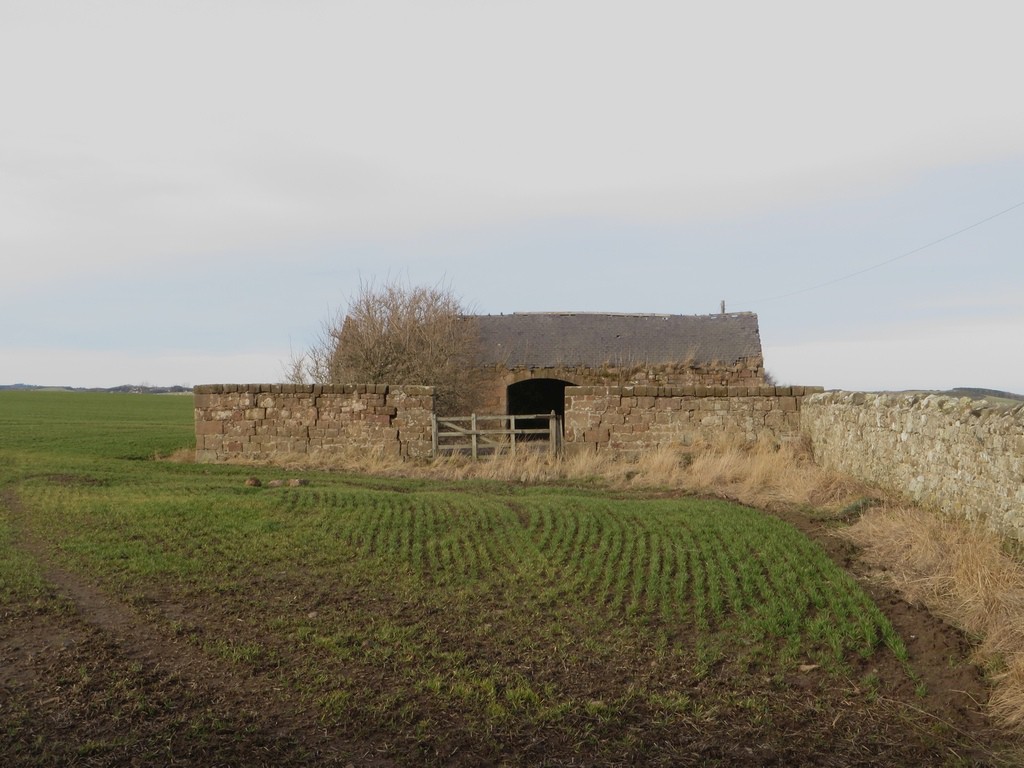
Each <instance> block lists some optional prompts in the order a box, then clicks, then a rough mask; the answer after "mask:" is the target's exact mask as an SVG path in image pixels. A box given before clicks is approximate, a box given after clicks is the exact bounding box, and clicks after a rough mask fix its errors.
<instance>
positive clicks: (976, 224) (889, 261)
mask: <svg viewBox="0 0 1024 768" xmlns="http://www.w3.org/2000/svg"><path fill="white" fill-rule="evenodd" d="M1021 206H1024V200H1021V201H1020V202H1019V203H1016V204H1014V205H1011V206H1010V207H1009V208H1006V209H1004V210H1002V211H999V213H993V214H992V215H991V216H986V217H985V218H984V219H981V220H979V221H976V222H974V223H973V224H968V225H967V226H966V227H964V228H963V229H958V230H957V231H956V232H950V233H949V234H948V235H943V236H942V237H940V238H939V239H938V240H932V241H931V242H930V243H925V244H924V245H922V246H919V247H917V248H914V249H913V250H910V251H907V252H906V253H901V254H900V255H899V256H893V257H892V258H891V259H886V260H885V261H880V262H878V263H877V264H872V265H871V266H870V267H864V269H858V270H857V271H856V272H850V273H849V274H847V275H842V276H840V277H834V278H832V279H831V280H826V281H825V282H823V283H817V284H816V285H810V286H808V287H806V288H800V289H798V290H795V291H790V292H789V293H783V294H780V295H778V296H771V297H769V298H766V299H758V300H757V301H751V302H747V304H748V305H756V304H764V303H765V302H769V301H778V300H779V299H788V298H789V297H790V296H797V295H799V294H801V293H807V292H809V291H815V290H817V289H818V288H824V287H825V286H828V285H833V284H835V283H838V282H841V281H843V280H849V279H850V278H851V277H857V276H858V275H863V274H864V273H865V272H871V271H872V270H875V269H878V268H879V267H884V266H885V265H887V264H892V263H893V262H894V261H899V260H900V259H905V258H907V256H913V255H914V254H915V253H920V252H921V251H923V250H925V249H926V248H931V247H932V246H933V245H938V244H939V243H944V242H945V241H946V240H951V239H952V238H954V237H956V236H957V235H962V234H963V233H964V232H967V231H968V230H971V229H974V228H975V227H980V226H981V225H982V224H987V223H988V222H990V221H992V220H993V219H998V218H999V217H1000V216H1003V215H1004V214H1007V213H1009V212H1010V211H1014V210H1016V209H1017V208H1020V207H1021Z"/></svg>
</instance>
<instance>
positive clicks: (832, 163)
mask: <svg viewBox="0 0 1024 768" xmlns="http://www.w3.org/2000/svg"><path fill="white" fill-rule="evenodd" d="M1022 28H1024V5H1021V4H1020V3H1019V2H1009V1H1008V2H986V1H985V0H973V1H972V2H970V3H967V2H941V1H937V0H928V1H927V2H901V1H899V0H887V1H886V2H859V3H832V2H821V0H813V1H811V2H786V1H785V0H777V1H776V2H771V3H766V2H761V1H757V2H754V1H748V2H713V3H712V2H702V3H695V2H683V1H682V0H675V1H674V2H643V1H642V0H631V2H617V3H604V2H595V1H594V0H588V1H587V2H558V0H544V2H523V1H522V0H516V2H480V1H479V0H477V1H475V2H473V1H471V0H465V1H464V2H448V1H445V0H434V1H432V2H423V1H422V0H420V1H419V2H387V0H376V1H375V2H340V1H339V2H303V1H302V0H291V1H290V2H275V1H272V0H244V1H243V0H238V1H236V2H228V1H226V0H225V1H218V0H204V1H203V2H184V1H182V0H176V1H175V2H138V1H137V0H131V1H128V2H105V1H103V0H97V1H96V2H48V1H47V0H28V1H27V2H15V1H12V0H0V105H2V106H0V110H2V111H0V257H2V274H0V328H3V329H4V330H3V331H2V332H0V384H11V383H17V382H23V383H29V384H60V385H71V386H115V385H119V384H139V383H150V384H161V385H172V384H192V385H194V384H200V383H217V382H275V381H281V380H282V378H283V377H284V367H283V364H284V362H285V360H286V359H287V358H288V357H289V355H290V351H291V350H294V351H301V350H302V349H304V348H306V347H307V346H308V345H309V344H310V343H311V342H312V341H313V339H314V338H315V336H316V335H317V333H318V332H319V329H320V326H321V323H322V322H323V321H324V320H325V319H326V318H327V317H329V316H330V315H331V314H332V313H334V312H337V311H338V310H340V309H343V308H344V306H345V302H346V299H347V298H348V297H349V296H351V295H352V293H353V292H354V290H356V289H357V288H358V285H359V281H360V279H362V280H364V281H369V280H374V279H377V280H381V279H386V278H387V277H388V276H391V277H395V276H398V277H401V278H402V279H406V280H408V281H410V282H413V283H430V284H434V283H438V282H443V283H445V284H447V285H450V287H451V288H452V290H454V291H455V292H456V293H457V294H458V295H459V296H461V297H462V299H463V300H464V301H465V303H466V304H468V305H469V306H471V307H472V308H473V309H475V310H476V311H478V312H482V313H499V312H505V313H508V312H514V311H548V310H574V311H591V312H604V311H608V312H662V313H664V312H669V313H683V314H705V313H713V312H717V311H718V309H719V301H721V300H725V301H726V303H727V309H728V310H729V311H753V312H757V313H758V316H759V318H760V327H761V339H762V344H763V347H764V354H765V362H766V366H767V368H768V370H769V371H770V372H771V373H772V374H773V375H774V376H775V378H776V379H778V380H780V381H781V382H784V383H793V384H812V385H822V386H825V387H828V388H844V389H871V390H874V389H907V388H920V389H944V388H949V387H956V386H971V387H986V388H993V389H1003V390H1010V391H1015V392H1024V99H1022V98H1021V96H1020V92H1021V74H1022V73H1024V46H1022V45H1021V42H1020V30H1021V29H1022ZM1014 206H1018V207H1014Z"/></svg>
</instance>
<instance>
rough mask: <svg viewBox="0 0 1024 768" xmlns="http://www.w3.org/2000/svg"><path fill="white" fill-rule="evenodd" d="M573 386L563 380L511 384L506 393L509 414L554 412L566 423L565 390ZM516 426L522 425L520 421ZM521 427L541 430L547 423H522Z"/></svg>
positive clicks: (529, 380) (540, 421)
mask: <svg viewBox="0 0 1024 768" xmlns="http://www.w3.org/2000/svg"><path fill="white" fill-rule="evenodd" d="M571 386H573V384H572V382H571V381H562V380H561V379H526V380H525V381H520V382H517V383H516V384H510V385H509V387H508V390H507V392H506V394H507V400H506V402H507V403H508V413H509V414H510V415H518V414H532V413H535V414H542V413H551V412H552V411H554V412H555V413H556V414H558V418H559V419H560V420H562V421H564V417H565V388H566V387H571ZM516 424H517V425H519V424H520V422H519V420H518V419H517V420H516ZM521 425H522V426H523V427H524V428H526V429H541V428H543V427H546V426H547V423H546V421H544V420H540V419H538V420H537V423H536V424H534V423H528V422H522V423H521ZM563 429H564V425H563Z"/></svg>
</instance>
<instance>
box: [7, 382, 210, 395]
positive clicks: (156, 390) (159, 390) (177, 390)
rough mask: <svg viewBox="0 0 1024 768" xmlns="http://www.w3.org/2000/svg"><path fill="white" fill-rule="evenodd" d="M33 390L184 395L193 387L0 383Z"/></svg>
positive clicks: (8, 387) (23, 389)
mask: <svg viewBox="0 0 1024 768" xmlns="http://www.w3.org/2000/svg"><path fill="white" fill-rule="evenodd" d="M10 390H20V391H33V390H37V391H40V392H129V393H132V394H146V395H182V394H187V393H189V392H191V391H192V387H180V386H174V387H151V386H149V385H145V384H122V385H121V386H119V387H105V388H104V387H47V386H40V385H38V384H0V391H10Z"/></svg>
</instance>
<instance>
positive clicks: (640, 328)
mask: <svg viewBox="0 0 1024 768" xmlns="http://www.w3.org/2000/svg"><path fill="white" fill-rule="evenodd" d="M474 319H475V320H476V321H477V323H478V325H479V328H480V341H481V350H482V355H481V356H482V362H484V363H490V364H504V365H506V366H507V367H509V368H513V367H517V366H525V367H528V368H554V367H557V366H560V365H565V366H574V365H578V366H589V367H597V366H600V365H602V364H605V363H608V364H609V365H616V366H628V365H644V364H646V365H659V364H665V363H680V362H686V361H690V362H692V363H694V364H696V365H707V364H709V363H712V362H718V363H724V364H733V363H735V362H737V361H739V360H740V359H742V358H753V357H758V358H759V357H761V336H760V333H759V331H758V327H757V315H756V314H753V313H752V312H740V313H730V314H718V315H630V314H601V313H590V312H536V313H535V312H527V313H518V312H517V313H514V314H511V315H477V316H475V317H474Z"/></svg>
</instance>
